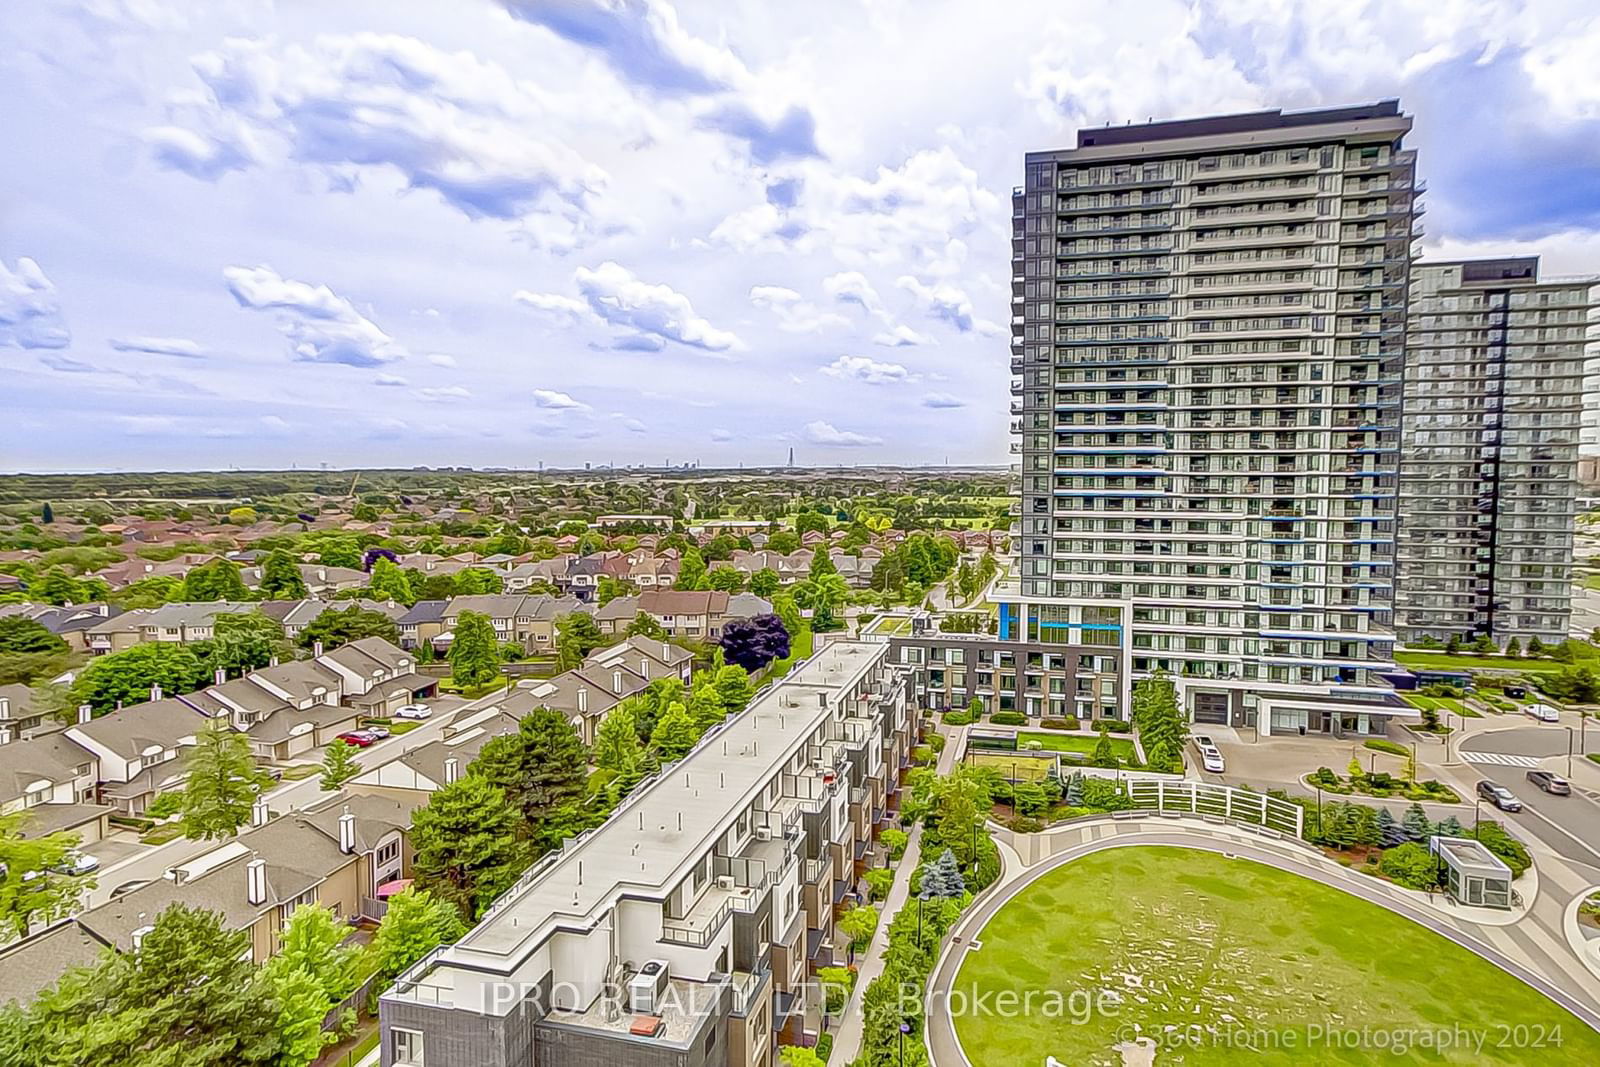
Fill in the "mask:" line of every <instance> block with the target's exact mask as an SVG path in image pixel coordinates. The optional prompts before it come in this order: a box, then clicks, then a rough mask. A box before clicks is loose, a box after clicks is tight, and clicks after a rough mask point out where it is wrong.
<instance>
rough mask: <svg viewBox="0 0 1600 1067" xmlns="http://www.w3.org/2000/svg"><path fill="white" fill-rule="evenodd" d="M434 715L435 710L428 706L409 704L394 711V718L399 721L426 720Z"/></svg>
mask: <svg viewBox="0 0 1600 1067" xmlns="http://www.w3.org/2000/svg"><path fill="white" fill-rule="evenodd" d="M432 714H433V709H432V708H430V707H428V705H426V704H407V705H405V706H404V707H401V708H396V709H395V711H394V717H395V718H397V719H426V718H427V717H428V716H429V715H432Z"/></svg>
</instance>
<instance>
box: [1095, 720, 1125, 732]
mask: <svg viewBox="0 0 1600 1067" xmlns="http://www.w3.org/2000/svg"><path fill="white" fill-rule="evenodd" d="M1100 722H1101V724H1102V725H1103V726H1104V728H1105V729H1107V730H1110V731H1111V732H1112V733H1114V734H1128V733H1132V732H1133V723H1131V722H1127V721H1126V720H1123V719H1101V720H1100Z"/></svg>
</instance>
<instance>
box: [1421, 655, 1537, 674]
mask: <svg viewBox="0 0 1600 1067" xmlns="http://www.w3.org/2000/svg"><path fill="white" fill-rule="evenodd" d="M1394 660H1395V662H1396V663H1398V664H1400V665H1401V666H1402V667H1420V668H1421V669H1423V670H1429V671H1470V670H1508V671H1535V672H1538V671H1559V670H1560V669H1561V668H1562V667H1563V666H1564V664H1561V663H1557V662H1556V661H1555V660H1553V659H1520V658H1518V657H1516V656H1485V655H1477V654H1471V653H1468V654H1462V655H1459V656H1452V655H1451V654H1450V653H1448V652H1396V653H1395V654H1394Z"/></svg>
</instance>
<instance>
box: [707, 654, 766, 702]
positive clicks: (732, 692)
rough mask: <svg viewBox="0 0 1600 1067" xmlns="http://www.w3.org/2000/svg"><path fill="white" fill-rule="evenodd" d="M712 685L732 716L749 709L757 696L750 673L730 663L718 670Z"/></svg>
mask: <svg viewBox="0 0 1600 1067" xmlns="http://www.w3.org/2000/svg"><path fill="white" fill-rule="evenodd" d="M712 684H713V685H714V686H715V687H716V692H717V699H718V700H719V701H721V703H722V706H723V708H724V709H725V710H726V711H727V713H728V714H730V715H735V714H738V713H739V712H741V711H743V710H744V709H745V708H747V707H749V706H750V699H751V698H752V697H754V696H755V695H756V687H755V686H754V685H752V684H751V682H750V672H749V671H747V670H745V669H744V668H743V667H740V666H739V665H738V664H734V663H730V664H728V665H727V666H725V667H720V668H718V669H717V674H716V678H715V680H714V681H713V683H712Z"/></svg>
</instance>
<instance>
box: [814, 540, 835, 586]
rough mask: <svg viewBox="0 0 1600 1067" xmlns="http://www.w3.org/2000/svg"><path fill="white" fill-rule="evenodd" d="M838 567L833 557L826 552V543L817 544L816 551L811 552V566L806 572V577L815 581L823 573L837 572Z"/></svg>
mask: <svg viewBox="0 0 1600 1067" xmlns="http://www.w3.org/2000/svg"><path fill="white" fill-rule="evenodd" d="M838 573H839V568H838V567H836V566H835V565H834V562H833V557H832V556H830V555H829V554H828V546H827V545H818V546H817V548H816V551H814V552H812V553H811V568H810V570H808V571H807V572H806V577H808V578H810V579H811V580H812V581H816V580H817V579H818V578H821V577H822V576H823V575H824V574H838Z"/></svg>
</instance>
